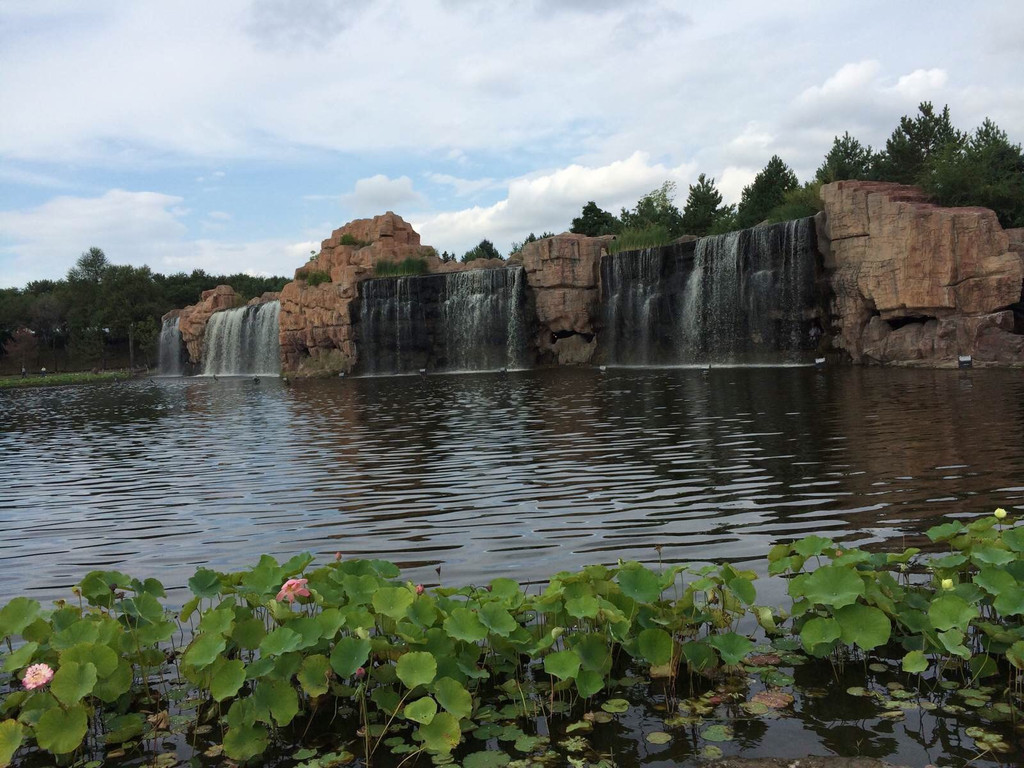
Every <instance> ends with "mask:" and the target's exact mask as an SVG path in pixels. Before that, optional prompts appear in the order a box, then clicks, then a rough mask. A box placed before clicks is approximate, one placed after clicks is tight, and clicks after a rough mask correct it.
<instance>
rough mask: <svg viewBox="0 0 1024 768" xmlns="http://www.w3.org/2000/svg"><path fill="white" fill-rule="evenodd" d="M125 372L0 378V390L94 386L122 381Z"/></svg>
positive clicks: (50, 374)
mask: <svg viewBox="0 0 1024 768" xmlns="http://www.w3.org/2000/svg"><path fill="white" fill-rule="evenodd" d="M126 379H128V373H127V372H126V371H103V372H100V373H88V372H81V373H49V374H47V375H46V376H40V375H39V374H32V375H30V376H26V377H25V378H22V377H21V376H0V389H25V388H28V387H59V386H63V385H66V384H96V383H100V382H104V381H124V380H126Z"/></svg>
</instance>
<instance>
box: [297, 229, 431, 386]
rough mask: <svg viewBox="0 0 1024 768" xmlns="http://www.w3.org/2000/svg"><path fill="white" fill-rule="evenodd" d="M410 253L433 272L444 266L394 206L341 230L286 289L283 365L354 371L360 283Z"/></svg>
mask: <svg viewBox="0 0 1024 768" xmlns="http://www.w3.org/2000/svg"><path fill="white" fill-rule="evenodd" d="M410 258H415V259H424V260H425V261H426V263H427V269H428V271H431V272H434V271H437V270H438V269H439V268H440V266H441V260H440V258H438V256H437V253H436V251H434V249H433V248H424V247H423V246H421V245H420V236H419V235H418V234H417V233H416V232H415V231H414V230H413V228H412V226H411V225H410V224H408V223H407V222H405V221H404V220H403V219H402V217H401V216H396V215H395V214H394V213H392V212H390V211H388V212H387V213H385V214H384V215H383V216H374V217H373V218H372V219H356V220H355V221H351V222H349V223H348V224H346V225H345V226H344V227H342V228H341V229H336V230H335V231H334V232H333V233H332V234H331V236H330V237H329V238H328V239H326V240H324V241H323V243H322V244H321V249H320V253H319V254H318V255H317V256H316V257H315V258H313V259H311V260H310V261H309V262H308V263H307V264H305V265H304V266H302V267H300V268H299V269H297V270H295V280H294V281H293V282H291V283H288V284H287V285H286V286H285V287H284V289H283V290H282V291H281V316H280V323H281V369H282V370H283V371H305V372H314V371H316V370H318V369H319V370H324V371H331V372H339V371H343V372H346V373H347V372H350V371H351V370H352V369H353V367H354V366H355V364H356V344H355V335H354V332H353V329H352V325H353V320H354V319H355V318H353V316H352V311H353V306H352V305H353V302H354V301H355V300H356V299H357V297H358V283H359V282H360V281H362V280H365V279H366V278H368V277H373V276H374V265H375V264H378V263H381V262H390V263H396V264H397V263H400V262H402V261H404V260H406V259H410ZM315 273H320V274H315ZM325 277H329V280H324V278H325ZM311 278H317V279H319V280H324V282H319V283H318V284H314V283H316V280H314V279H311Z"/></svg>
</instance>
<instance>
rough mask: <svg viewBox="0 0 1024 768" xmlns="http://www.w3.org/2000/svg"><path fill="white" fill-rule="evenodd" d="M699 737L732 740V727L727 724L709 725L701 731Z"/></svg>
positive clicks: (712, 739) (708, 739)
mask: <svg viewBox="0 0 1024 768" xmlns="http://www.w3.org/2000/svg"><path fill="white" fill-rule="evenodd" d="M700 735H701V737H702V738H703V739H704V740H705V741H718V742H722V741H732V739H733V733H732V728H730V727H729V726H728V725H710V726H708V727H707V728H705V729H704V730H703V731H701V734H700Z"/></svg>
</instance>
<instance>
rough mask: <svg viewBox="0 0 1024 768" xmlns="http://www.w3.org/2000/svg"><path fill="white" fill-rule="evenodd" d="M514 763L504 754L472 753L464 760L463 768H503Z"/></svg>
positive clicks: (494, 752)
mask: <svg viewBox="0 0 1024 768" xmlns="http://www.w3.org/2000/svg"><path fill="white" fill-rule="evenodd" d="M511 761H512V758H511V757H509V756H508V755H506V754H505V753H504V752H496V751H495V750H487V751H484V752H472V753H470V754H468V755H466V756H465V757H464V758H463V759H462V768H503V766H506V765H508V764H509V763H510V762H511Z"/></svg>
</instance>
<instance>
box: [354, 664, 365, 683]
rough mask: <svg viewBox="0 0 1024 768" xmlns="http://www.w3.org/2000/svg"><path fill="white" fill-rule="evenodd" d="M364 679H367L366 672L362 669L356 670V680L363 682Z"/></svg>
mask: <svg viewBox="0 0 1024 768" xmlns="http://www.w3.org/2000/svg"><path fill="white" fill-rule="evenodd" d="M364 677H366V670H365V669H363V668H362V667H360V668H359V669H357V670H356V680H362V679H363V678H364Z"/></svg>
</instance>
